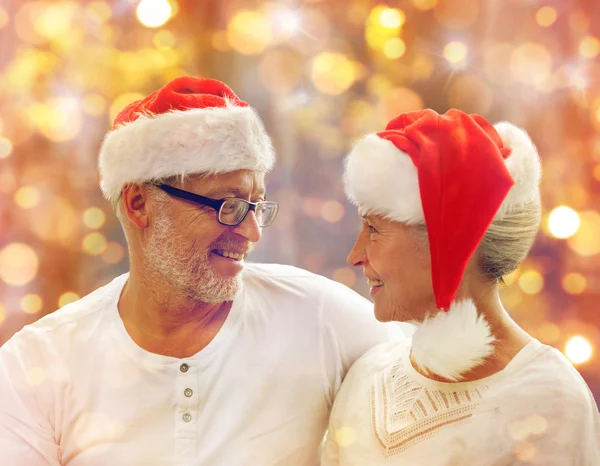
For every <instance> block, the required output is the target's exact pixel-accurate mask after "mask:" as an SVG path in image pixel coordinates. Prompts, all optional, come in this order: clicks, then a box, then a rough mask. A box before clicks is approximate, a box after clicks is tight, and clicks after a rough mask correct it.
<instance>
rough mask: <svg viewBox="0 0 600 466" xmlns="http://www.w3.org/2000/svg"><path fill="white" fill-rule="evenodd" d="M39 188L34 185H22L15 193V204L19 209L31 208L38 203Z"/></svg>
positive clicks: (39, 196)
mask: <svg viewBox="0 0 600 466" xmlns="http://www.w3.org/2000/svg"><path fill="white" fill-rule="evenodd" d="M40 198H41V194H40V190H39V189H38V188H36V187H35V186H23V187H22V188H19V189H18V190H17V192H16V193H15V204H17V205H18V206H19V207H20V208H21V209H32V208H33V207H35V206H37V205H38V204H39V203H40Z"/></svg>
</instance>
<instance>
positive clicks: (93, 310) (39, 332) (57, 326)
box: [0, 274, 128, 359]
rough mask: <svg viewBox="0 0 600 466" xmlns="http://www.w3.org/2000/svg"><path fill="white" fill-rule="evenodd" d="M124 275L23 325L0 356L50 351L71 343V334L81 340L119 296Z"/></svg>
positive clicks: (90, 334)
mask: <svg viewBox="0 0 600 466" xmlns="http://www.w3.org/2000/svg"><path fill="white" fill-rule="evenodd" d="M127 277H128V274H124V275H121V276H119V277H117V278H115V279H114V280H112V281H111V282H110V283H109V284H107V285H105V286H103V287H101V288H98V289H96V290H95V291H93V292H92V293H90V294H88V295H87V296H84V297H83V298H81V299H79V300H77V301H75V302H73V303H70V304H67V305H66V306H64V307H62V308H60V309H58V310H57V311H54V312H52V313H51V314H48V315H46V316H44V317H42V318H41V319H39V320H38V321H36V322H34V323H33V324H30V325H26V326H25V327H23V328H22V329H21V330H20V331H19V332H17V333H16V334H15V335H13V336H12V338H10V339H9V340H8V341H7V342H6V343H5V344H4V345H2V347H0V359H2V358H6V357H9V355H11V354H12V355H13V356H16V355H17V354H28V355H32V356H33V355H34V354H35V353H42V352H48V353H51V352H52V351H56V350H58V347H64V348H65V349H66V348H68V347H69V345H70V343H72V340H71V338H72V337H73V335H77V337H78V338H82V339H84V340H85V339H86V338H88V337H91V336H92V335H93V333H94V331H95V328H96V326H95V323H96V322H97V321H98V319H99V318H101V317H102V315H103V314H102V312H101V311H103V310H104V309H106V308H107V307H108V306H110V305H111V304H112V303H113V302H114V301H115V300H116V299H118V296H119V294H120V292H121V290H122V288H123V285H124V283H125V281H126V280H127ZM51 347H54V348H53V349H51Z"/></svg>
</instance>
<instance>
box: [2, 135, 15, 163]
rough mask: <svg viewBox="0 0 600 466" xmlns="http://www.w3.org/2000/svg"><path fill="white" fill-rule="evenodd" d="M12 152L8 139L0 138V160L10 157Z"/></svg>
mask: <svg viewBox="0 0 600 466" xmlns="http://www.w3.org/2000/svg"><path fill="white" fill-rule="evenodd" d="M12 151H13V145H12V142H11V141H10V139H7V138H5V137H1V136H0V159H5V158H6V157H8V156H10V154H12Z"/></svg>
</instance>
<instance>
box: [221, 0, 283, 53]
mask: <svg viewBox="0 0 600 466" xmlns="http://www.w3.org/2000/svg"><path fill="white" fill-rule="evenodd" d="M272 37H273V31H272V28H271V22H270V21H269V20H268V18H267V17H266V16H265V15H263V14H262V13H260V12H258V11H246V10H243V11H238V12H237V13H235V15H234V16H233V17H232V18H231V20H230V21H229V23H228V24H227V40H228V42H229V45H230V46H231V47H232V48H233V49H235V50H236V51H238V52H239V53H241V54H244V55H257V54H259V53H261V52H263V51H264V50H265V49H266V48H267V47H268V46H269V44H270V43H271V40H272Z"/></svg>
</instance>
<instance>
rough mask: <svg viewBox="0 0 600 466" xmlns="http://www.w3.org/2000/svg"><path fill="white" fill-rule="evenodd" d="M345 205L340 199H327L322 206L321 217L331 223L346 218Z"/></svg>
mask: <svg viewBox="0 0 600 466" xmlns="http://www.w3.org/2000/svg"><path fill="white" fill-rule="evenodd" d="M344 211H345V209H344V205H343V204H342V203H341V202H338V201H333V200H332V201H325V202H324V203H323V205H322V206H321V217H322V218H323V220H325V221H326V222H329V223H337V222H339V221H340V220H341V219H342V218H344V213H345V212H344Z"/></svg>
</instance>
